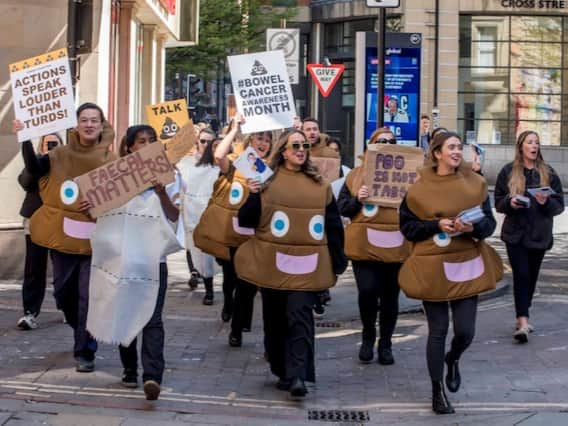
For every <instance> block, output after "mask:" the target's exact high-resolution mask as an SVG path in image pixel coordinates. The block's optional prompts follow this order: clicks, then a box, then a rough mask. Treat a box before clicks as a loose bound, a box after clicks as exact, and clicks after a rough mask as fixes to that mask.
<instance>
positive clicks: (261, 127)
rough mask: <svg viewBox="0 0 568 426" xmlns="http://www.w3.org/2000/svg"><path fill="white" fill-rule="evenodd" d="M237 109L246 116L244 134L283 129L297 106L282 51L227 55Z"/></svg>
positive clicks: (292, 122) (290, 124)
mask: <svg viewBox="0 0 568 426" xmlns="http://www.w3.org/2000/svg"><path fill="white" fill-rule="evenodd" d="M227 60H228V62H229V68H230V70H231V81H232V83H233V91H234V92H235V102H236V106H237V110H238V111H239V112H240V113H241V114H242V115H243V116H244V117H245V119H246V122H245V123H244V124H242V125H241V129H242V131H243V133H253V132H262V131H265V130H274V129H286V128H288V127H292V125H293V124H294V117H295V116H296V107H295V106H294V95H293V94H292V89H291V87H290V80H289V78H288V71H287V70H286V63H285V62H284V53H283V51H282V50H273V51H270V52H259V53H250V54H246V55H237V56H229V57H228V58H227Z"/></svg>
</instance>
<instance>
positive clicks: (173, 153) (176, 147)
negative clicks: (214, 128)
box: [166, 120, 197, 164]
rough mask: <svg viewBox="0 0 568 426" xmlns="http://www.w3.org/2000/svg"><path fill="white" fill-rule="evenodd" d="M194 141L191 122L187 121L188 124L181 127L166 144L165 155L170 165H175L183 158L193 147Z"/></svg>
mask: <svg viewBox="0 0 568 426" xmlns="http://www.w3.org/2000/svg"><path fill="white" fill-rule="evenodd" d="M196 139H197V138H196V136H195V130H194V127H193V122H192V121H191V120H189V123H187V124H186V125H185V126H183V127H182V128H181V130H180V131H179V132H177V133H176V135H175V136H174V137H173V138H172V139H170V141H169V142H166V155H167V156H168V160H170V163H172V164H177V163H178V161H179V160H181V159H182V158H183V157H185V156H186V155H187V154H188V153H189V152H190V151H191V150H192V149H193V147H194V146H195V143H196Z"/></svg>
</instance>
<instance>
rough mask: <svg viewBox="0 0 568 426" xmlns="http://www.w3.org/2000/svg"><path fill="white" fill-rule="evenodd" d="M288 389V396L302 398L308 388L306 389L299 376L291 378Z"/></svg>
mask: <svg viewBox="0 0 568 426" xmlns="http://www.w3.org/2000/svg"><path fill="white" fill-rule="evenodd" d="M289 391H290V396H291V397H292V398H294V399H295V398H303V397H304V396H306V394H307V393H308V389H306V385H305V383H304V381H303V380H302V379H300V378H299V377H296V378H294V379H292V383H291V384H290V388H289Z"/></svg>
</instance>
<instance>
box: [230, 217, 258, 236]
mask: <svg viewBox="0 0 568 426" xmlns="http://www.w3.org/2000/svg"><path fill="white" fill-rule="evenodd" d="M233 231H235V232H236V233H237V234H239V235H254V228H244V227H242V226H239V218H238V217H234V218H233Z"/></svg>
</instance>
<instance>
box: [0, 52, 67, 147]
mask: <svg viewBox="0 0 568 426" xmlns="http://www.w3.org/2000/svg"><path fill="white" fill-rule="evenodd" d="M9 67H10V81H11V83H12V94H13V97H14V115H15V117H16V119H18V120H20V121H21V122H22V123H23V125H24V128H23V129H22V130H20V131H19V132H18V141H19V142H23V141H27V140H30V139H32V138H37V137H41V136H43V135H46V134H49V133H53V132H58V131H60V130H65V129H69V128H71V127H75V126H77V117H76V114H75V99H74V97H73V86H72V83H71V71H70V69H69V58H68V57H67V49H59V50H55V51H53V52H49V53H46V54H44V55H40V56H35V57H33V58H28V59H25V60H23V61H20V62H16V63H13V64H10V65H9Z"/></svg>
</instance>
